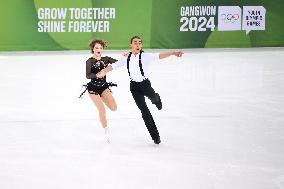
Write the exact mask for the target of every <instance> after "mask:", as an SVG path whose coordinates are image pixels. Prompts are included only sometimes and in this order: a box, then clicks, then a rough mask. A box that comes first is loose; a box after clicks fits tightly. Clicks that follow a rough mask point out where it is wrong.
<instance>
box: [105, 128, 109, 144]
mask: <svg viewBox="0 0 284 189" xmlns="http://www.w3.org/2000/svg"><path fill="white" fill-rule="evenodd" d="M105 137H106V141H107V143H110V134H109V129H108V127H106V128H105Z"/></svg>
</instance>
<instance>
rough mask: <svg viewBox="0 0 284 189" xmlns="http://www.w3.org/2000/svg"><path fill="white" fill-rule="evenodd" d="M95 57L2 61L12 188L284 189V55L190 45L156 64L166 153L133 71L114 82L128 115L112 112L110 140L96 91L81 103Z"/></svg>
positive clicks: (40, 55) (14, 56)
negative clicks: (138, 98) (145, 113)
mask: <svg viewBox="0 0 284 189" xmlns="http://www.w3.org/2000/svg"><path fill="white" fill-rule="evenodd" d="M160 51H161V52H164V51H166V50H146V52H160ZM121 52H123V51H106V52H105V55H108V56H112V57H115V58H117V57H119V56H120V53H121ZM89 56H90V53H89V52H88V51H76V52H74V51H67V52H6V53H5V52H2V53H0V188H1V189H78V188H80V189H90V188H92V189H93V188H98V189H283V188H284V49H283V48H258V49H227V50H225V49H211V50H209V49H207V50H205V49H187V50H185V54H184V56H183V57H182V58H176V57H170V58H167V59H162V60H160V61H159V62H156V63H153V64H152V65H151V67H150V69H151V75H152V76H151V77H150V80H151V82H152V85H153V87H154V89H155V90H156V92H158V93H159V94H160V96H161V98H162V101H163V109H162V110H161V111H158V110H157V109H156V107H155V106H153V105H152V104H151V103H150V101H147V103H148V106H149V108H150V110H151V112H152V115H153V117H154V119H155V121H156V124H157V127H158V129H159V131H160V135H161V140H162V143H161V144H160V145H159V146H157V145H155V144H154V143H153V142H152V140H151V138H150V135H149V133H148V131H147V129H146V127H145V125H144V122H143V120H142V118H141V115H140V112H139V110H138V108H137V107H136V105H135V103H134V100H133V99H132V96H131V94H130V91H129V79H128V74H127V70H126V68H121V69H119V70H116V71H113V72H111V73H109V75H108V80H109V81H114V82H116V83H117V84H118V87H117V88H113V95H114V97H115V99H116V101H117V104H118V110H117V111H116V112H111V111H109V110H108V111H107V117H108V125H109V127H110V131H111V143H110V144H108V143H106V141H105V139H104V132H103V129H102V128H101V126H100V123H99V120H98V113H97V110H96V107H95V106H94V104H93V103H92V102H91V100H90V98H89V96H88V94H87V93H86V94H85V95H84V96H83V98H82V99H79V98H78V96H79V95H80V93H81V92H82V90H83V89H82V88H81V86H82V84H84V83H86V82H87V79H85V61H86V59H87V58H88V57H89Z"/></svg>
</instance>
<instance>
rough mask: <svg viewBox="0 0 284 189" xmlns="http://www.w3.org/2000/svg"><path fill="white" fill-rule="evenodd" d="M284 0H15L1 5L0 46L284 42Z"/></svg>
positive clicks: (27, 48)
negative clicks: (95, 42)
mask: <svg viewBox="0 0 284 189" xmlns="http://www.w3.org/2000/svg"><path fill="white" fill-rule="evenodd" d="M283 10H284V2H283V1H282V0H275V1H265V2H264V1H263V2H262V1H256V0H247V1H246V2H244V1H242V2H240V1H237V0H223V1H222V0H220V1H218V2H216V1H208V0H206V1H205V0H176V1H173V0H143V1H140V0H81V1H70V0H48V1H44V0H34V1H22V0H12V1H6V2H2V3H1V7H0V21H1V30H0V51H33V50H43V51H45V50H51V51H53V50H84V49H88V43H89V41H90V40H91V39H93V38H98V39H103V40H106V41H107V42H108V49H125V48H129V39H130V38H131V37H132V36H134V35H139V36H141V37H142V39H143V46H144V48H216V47H217V48H219V47H220V48H232V47H276V46H277V47H278V46H284V25H283V21H282V19H283V18H284V11H283Z"/></svg>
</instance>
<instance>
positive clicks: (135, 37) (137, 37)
mask: <svg viewBox="0 0 284 189" xmlns="http://www.w3.org/2000/svg"><path fill="white" fill-rule="evenodd" d="M133 39H141V37H139V36H138V35H135V36H133V37H131V39H130V44H131V43H132V41H133ZM141 43H142V39H141Z"/></svg>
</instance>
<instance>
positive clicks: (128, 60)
mask: <svg viewBox="0 0 284 189" xmlns="http://www.w3.org/2000/svg"><path fill="white" fill-rule="evenodd" d="M142 52H144V51H140V54H139V68H140V72H141V75H142V76H143V77H145V76H144V71H143V68H142V61H141V56H142ZM131 55H132V52H130V53H129V55H128V57H127V71H128V75H129V77H130V71H129V62H130V57H131Z"/></svg>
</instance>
